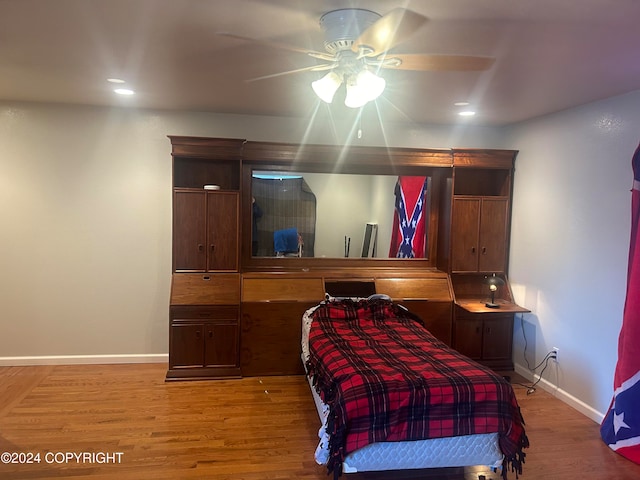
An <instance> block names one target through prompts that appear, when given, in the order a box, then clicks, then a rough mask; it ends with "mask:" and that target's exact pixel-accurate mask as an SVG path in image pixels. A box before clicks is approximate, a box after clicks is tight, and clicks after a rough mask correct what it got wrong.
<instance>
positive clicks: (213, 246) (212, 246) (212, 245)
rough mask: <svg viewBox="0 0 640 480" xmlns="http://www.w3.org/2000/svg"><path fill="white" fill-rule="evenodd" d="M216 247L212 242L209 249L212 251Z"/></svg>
mask: <svg viewBox="0 0 640 480" xmlns="http://www.w3.org/2000/svg"><path fill="white" fill-rule="evenodd" d="M215 249H216V246H215V245H214V244H213V243H212V244H211V251H212V252H213V251H214V250H215Z"/></svg>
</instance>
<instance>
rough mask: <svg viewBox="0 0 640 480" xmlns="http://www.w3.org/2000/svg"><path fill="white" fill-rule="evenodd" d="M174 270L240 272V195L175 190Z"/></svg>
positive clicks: (224, 192)
mask: <svg viewBox="0 0 640 480" xmlns="http://www.w3.org/2000/svg"><path fill="white" fill-rule="evenodd" d="M173 205H174V213H173V254H174V271H176V272H181V271H195V272H198V271H200V272H210V271H236V270H238V244H239V236H238V215H239V213H238V212H239V205H240V202H239V194H238V192H227V191H206V190H194V189H175V191H174V200H173Z"/></svg>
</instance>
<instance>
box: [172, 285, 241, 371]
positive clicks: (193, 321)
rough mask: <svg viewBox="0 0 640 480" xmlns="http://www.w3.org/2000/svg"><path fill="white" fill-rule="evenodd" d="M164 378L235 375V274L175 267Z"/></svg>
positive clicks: (237, 294) (237, 310) (237, 293)
mask: <svg viewBox="0 0 640 480" xmlns="http://www.w3.org/2000/svg"><path fill="white" fill-rule="evenodd" d="M171 293H172V296H171V306H170V308H169V371H168V372H167V379H190V378H191V379H194V378H200V379H202V378H218V377H238V376H240V323H239V319H240V275H239V274H224V273H218V274H215V275H208V274H205V275H202V274H193V273H177V274H174V276H173V282H172V289H171Z"/></svg>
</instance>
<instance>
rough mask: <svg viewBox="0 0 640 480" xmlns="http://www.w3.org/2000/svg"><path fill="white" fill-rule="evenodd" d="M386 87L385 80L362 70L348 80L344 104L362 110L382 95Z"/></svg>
mask: <svg viewBox="0 0 640 480" xmlns="http://www.w3.org/2000/svg"><path fill="white" fill-rule="evenodd" d="M386 85H387V82H385V80H384V78H382V77H379V76H378V75H376V74H375V73H373V72H371V71H369V70H366V69H364V70H361V71H360V72H358V74H357V75H355V76H351V77H349V79H348V80H347V96H346V98H345V100H344V104H345V105H346V106H347V107H349V108H360V107H362V106H363V105H365V104H366V103H367V102H370V101H372V100H375V99H376V98H378V97H379V96H380V95H382V92H384V88H385V87H386Z"/></svg>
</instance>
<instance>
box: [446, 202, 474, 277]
mask: <svg viewBox="0 0 640 480" xmlns="http://www.w3.org/2000/svg"><path fill="white" fill-rule="evenodd" d="M480 202H481V199H480V198H468V197H465V198H455V199H454V200H453V217H452V221H451V242H452V244H451V270H453V271H455V272H477V271H478V243H479V231H480Z"/></svg>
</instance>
